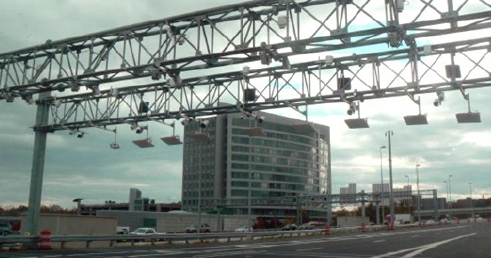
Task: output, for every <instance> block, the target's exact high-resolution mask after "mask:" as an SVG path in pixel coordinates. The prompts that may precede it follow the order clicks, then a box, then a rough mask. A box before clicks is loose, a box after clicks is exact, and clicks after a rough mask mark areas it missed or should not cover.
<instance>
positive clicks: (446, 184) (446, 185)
mask: <svg viewBox="0 0 491 258" xmlns="http://www.w3.org/2000/svg"><path fill="white" fill-rule="evenodd" d="M443 182H444V183H445V189H446V194H445V198H447V202H448V182H447V181H443ZM447 207H448V204H447Z"/></svg>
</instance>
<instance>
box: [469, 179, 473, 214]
mask: <svg viewBox="0 0 491 258" xmlns="http://www.w3.org/2000/svg"><path fill="white" fill-rule="evenodd" d="M469 191H470V194H471V218H474V204H473V203H472V183H469Z"/></svg>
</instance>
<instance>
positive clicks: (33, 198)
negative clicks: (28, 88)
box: [25, 92, 51, 235]
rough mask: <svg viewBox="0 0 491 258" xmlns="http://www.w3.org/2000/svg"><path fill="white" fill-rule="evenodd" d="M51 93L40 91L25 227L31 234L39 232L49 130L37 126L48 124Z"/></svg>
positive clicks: (27, 232)
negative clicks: (47, 101)
mask: <svg viewBox="0 0 491 258" xmlns="http://www.w3.org/2000/svg"><path fill="white" fill-rule="evenodd" d="M50 95H51V92H44V93H40V94H39V101H38V102H37V111H36V127H35V129H34V131H35V135H34V153H33V157H32V170H31V186H30V189H29V204H28V208H27V221H26V222H27V223H26V227H25V232H26V234H29V235H37V234H38V223H39V210H40V208H41V193H42V189H43V174H44V157H45V154H46V138H47V136H48V135H47V134H48V132H46V131H41V130H37V128H39V127H40V126H44V125H47V124H48V117H49V104H48V103H46V102H44V101H43V100H45V99H47V98H48V97H49V96H50Z"/></svg>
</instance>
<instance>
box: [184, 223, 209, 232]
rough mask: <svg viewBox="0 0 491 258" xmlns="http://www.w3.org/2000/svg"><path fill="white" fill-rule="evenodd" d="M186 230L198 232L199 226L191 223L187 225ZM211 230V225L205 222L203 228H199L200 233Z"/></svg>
mask: <svg viewBox="0 0 491 258" xmlns="http://www.w3.org/2000/svg"><path fill="white" fill-rule="evenodd" d="M184 232H186V233H197V232H198V227H197V226H196V225H191V226H189V227H187V228H186V229H185V230H184ZM210 232H211V227H210V225H208V224H206V223H204V224H201V228H200V229H199V233H210Z"/></svg>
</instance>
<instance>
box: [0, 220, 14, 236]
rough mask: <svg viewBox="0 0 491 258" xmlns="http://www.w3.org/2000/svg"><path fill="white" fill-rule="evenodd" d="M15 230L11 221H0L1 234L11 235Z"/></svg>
mask: <svg viewBox="0 0 491 258" xmlns="http://www.w3.org/2000/svg"><path fill="white" fill-rule="evenodd" d="M13 232H14V230H13V229H12V226H10V224H9V223H0V236H6V235H10V234H12V233H13Z"/></svg>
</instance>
